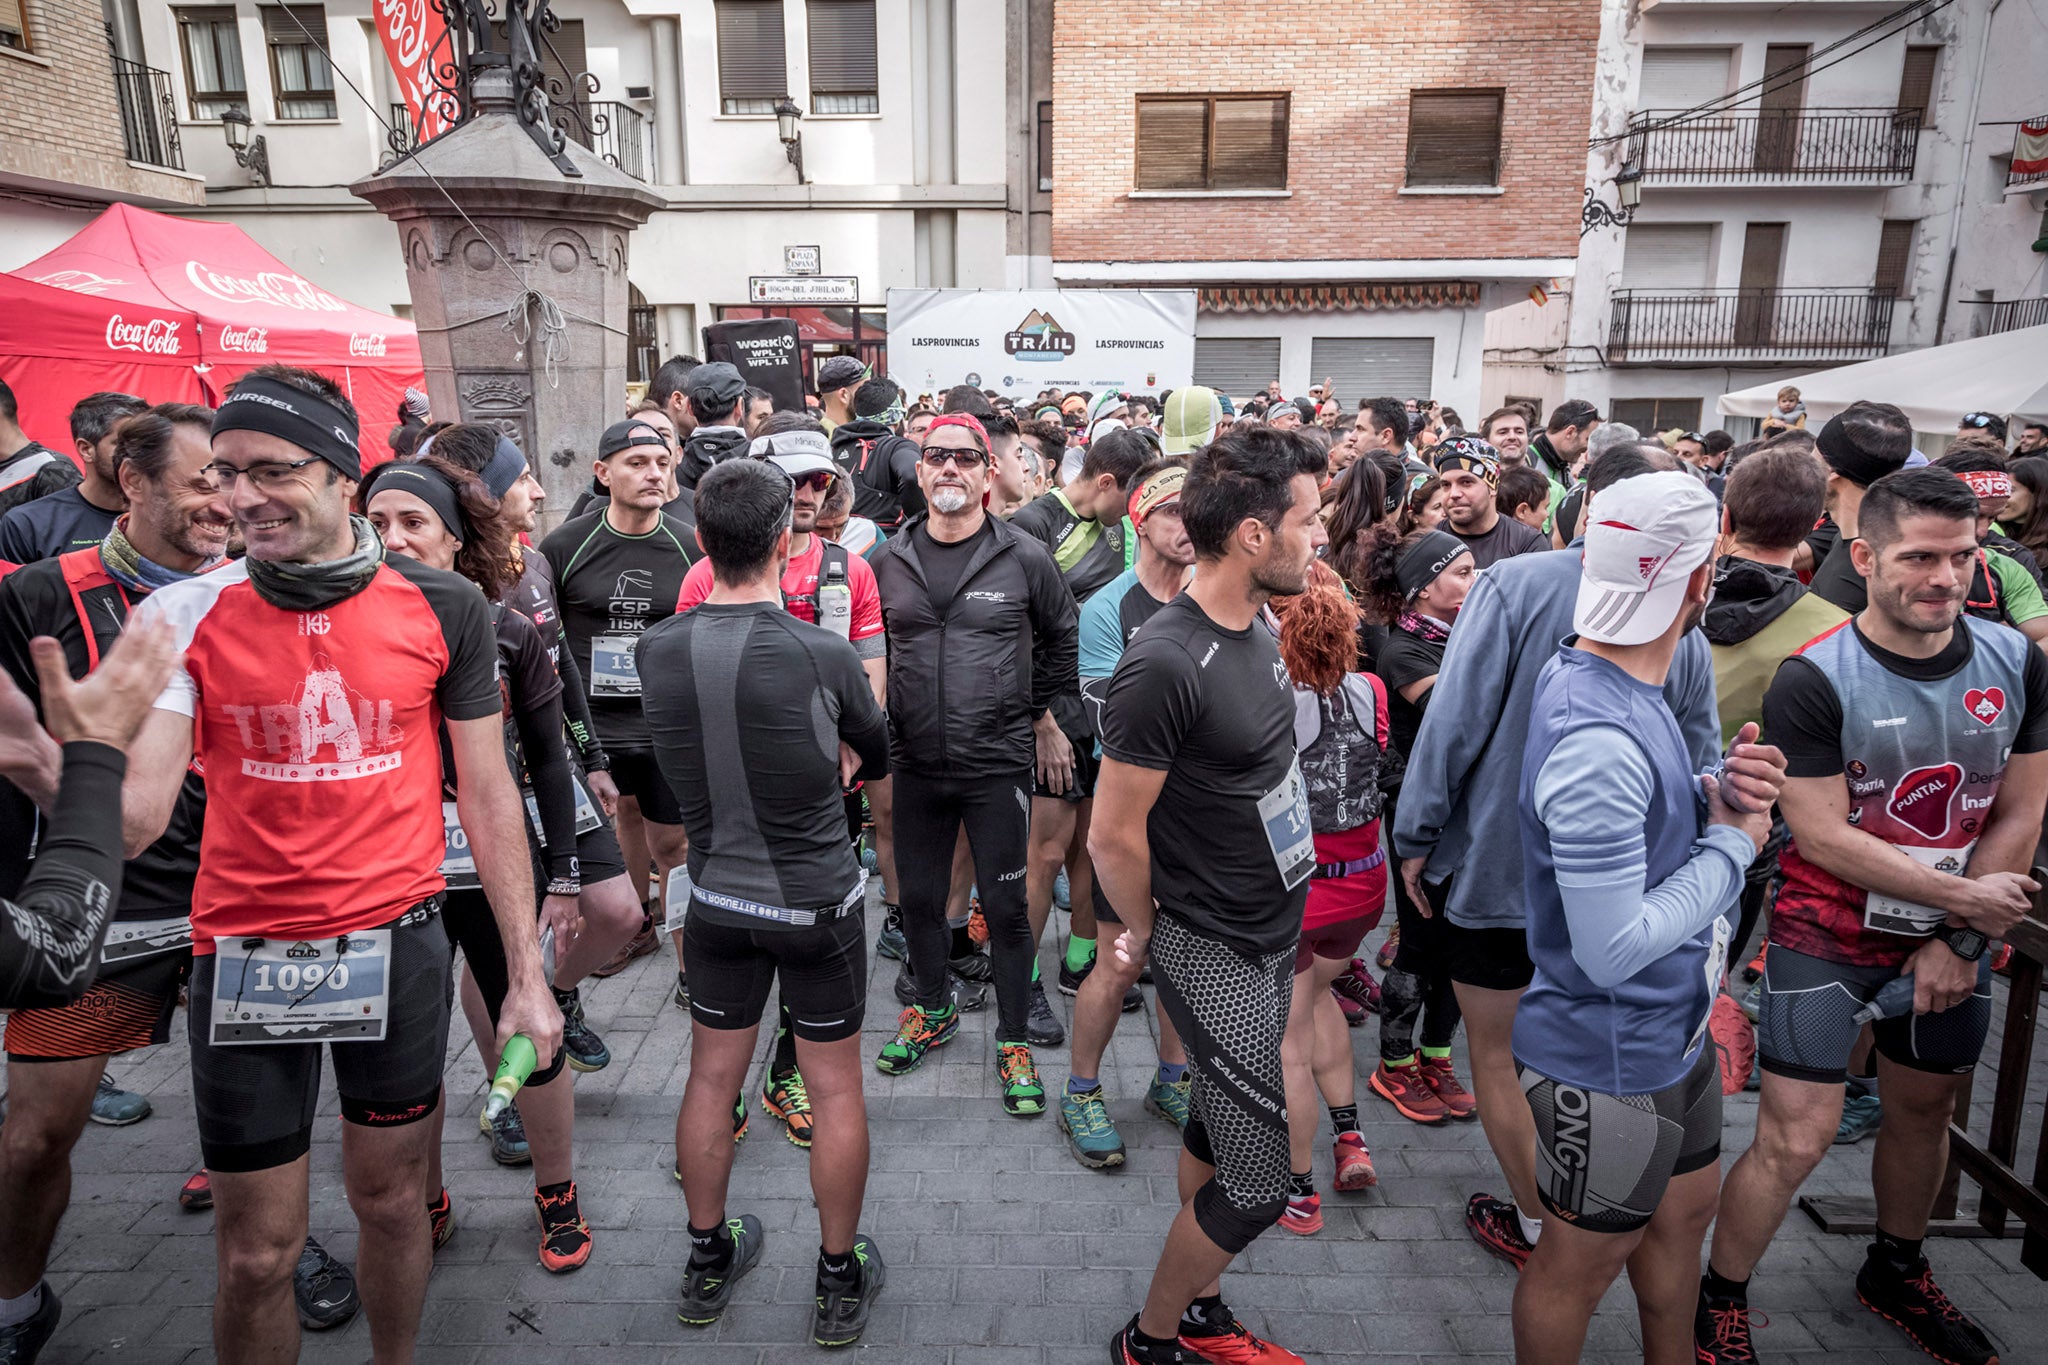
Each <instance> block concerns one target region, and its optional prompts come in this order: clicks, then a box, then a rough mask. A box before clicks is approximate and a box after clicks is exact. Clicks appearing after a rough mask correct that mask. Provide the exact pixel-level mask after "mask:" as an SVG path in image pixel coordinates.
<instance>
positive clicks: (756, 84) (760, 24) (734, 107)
mask: <svg viewBox="0 0 2048 1365" xmlns="http://www.w3.org/2000/svg"><path fill="white" fill-rule="evenodd" d="M718 96H719V110H720V112H722V113H727V114H772V113H774V112H775V102H776V101H777V100H780V99H787V98H788V97H789V57H788V54H787V53H786V52H785V51H784V49H783V45H782V0H718Z"/></svg>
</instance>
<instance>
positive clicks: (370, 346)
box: [348, 332, 384, 355]
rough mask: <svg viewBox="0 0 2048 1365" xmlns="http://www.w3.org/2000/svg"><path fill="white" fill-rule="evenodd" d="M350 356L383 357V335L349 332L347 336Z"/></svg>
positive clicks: (380, 333)
mask: <svg viewBox="0 0 2048 1365" xmlns="http://www.w3.org/2000/svg"><path fill="white" fill-rule="evenodd" d="M348 353H349V354H350V355H383V354H384V334H383V333H382V332H350V333H349V334H348Z"/></svg>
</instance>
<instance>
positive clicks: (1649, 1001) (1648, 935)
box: [1514, 471, 1785, 1362]
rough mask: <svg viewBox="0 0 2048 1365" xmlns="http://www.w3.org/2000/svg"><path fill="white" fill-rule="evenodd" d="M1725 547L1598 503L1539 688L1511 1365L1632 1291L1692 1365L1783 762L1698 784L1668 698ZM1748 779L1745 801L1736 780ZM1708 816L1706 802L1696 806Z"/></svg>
mask: <svg viewBox="0 0 2048 1365" xmlns="http://www.w3.org/2000/svg"><path fill="white" fill-rule="evenodd" d="M1718 530H1719V516H1718V509H1717V506H1716V504H1715V501H1714V496H1713V494H1712V493H1710V492H1708V491H1707V489H1706V488H1705V486H1704V485H1702V484H1701V483H1700V481H1699V480H1698V479H1697V478H1695V477H1694V476H1693V475H1692V474H1690V473H1688V472H1684V471H1678V472H1668V473H1653V474H1641V475H1638V476H1636V477H1634V478H1630V479H1623V480H1622V481H1621V482H1619V483H1616V484H1614V485H1613V486H1612V487H1610V488H1607V489H1605V490H1603V491H1602V492H1601V493H1600V494H1599V495H1598V497H1596V499H1595V500H1594V514H1593V520H1592V524H1591V526H1590V527H1589V528H1588V530H1587V532H1586V541H1585V564H1584V570H1583V573H1582V575H1581V577H1580V579H1579V588H1578V602H1577V606H1576V609H1575V610H1574V612H1573V616H1572V625H1573V628H1574V630H1575V631H1576V632H1577V634H1576V635H1575V636H1574V637H1572V638H1571V639H1569V640H1568V641H1567V642H1566V644H1565V646H1564V647H1563V648H1562V649H1560V650H1559V651H1558V653H1557V654H1556V656H1554V657H1553V658H1552V659H1551V661H1550V662H1549V663H1548V664H1546V665H1544V668H1543V673H1542V676H1541V677H1540V678H1539V679H1538V681H1537V684H1536V694H1535V697H1534V699H1533V702H1532V705H1531V707H1530V717H1529V733H1528V739H1527V741H1526V744H1525V746H1524V748H1523V754H1522V773H1521V792H1520V805H1521V825H1522V849H1523V864H1524V868H1525V873H1526V876H1525V884H1526V887H1527V896H1528V937H1529V955H1530V957H1531V959H1532V960H1533V961H1534V963H1535V967H1536V972H1535V979H1534V980H1533V981H1532V982H1531V984H1530V986H1529V990H1528V993H1527V994H1525V995H1524V996H1523V997H1522V1002H1521V1008H1520V1010H1519V1011H1518V1013H1517V1014H1516V1017H1515V1025H1514V1054H1515V1061H1516V1066H1517V1068H1518V1070H1519V1071H1520V1074H1521V1081H1522V1089H1523V1091H1524V1093H1526V1094H1527V1096H1528V1098H1529V1105H1530V1108H1531V1110H1532V1111H1533V1113H1534V1115H1535V1119H1536V1167H1537V1186H1538V1193H1539V1195H1540V1197H1541V1199H1542V1202H1543V1204H1544V1206H1545V1207H1546V1208H1547V1209H1548V1210H1549V1211H1550V1213H1552V1214H1554V1215H1555V1217H1552V1218H1548V1219H1546V1220H1545V1223H1544V1236H1543V1237H1542V1238H1541V1240H1539V1241H1538V1242H1537V1243H1536V1248H1535V1251H1534V1252H1533V1253H1532V1254H1531V1255H1530V1257H1529V1261H1528V1264H1527V1265H1526V1266H1525V1267H1524V1268H1523V1271H1522V1276H1521V1279H1520V1281H1519V1282H1518V1283H1517V1285H1516V1288H1515V1307H1514V1329H1515V1355H1516V1358H1517V1359H1519V1360H1522V1361H1525V1362H1549V1361H1559V1362H1562V1361H1575V1360H1577V1359H1578V1358H1579V1355H1580V1352H1581V1350H1582V1349H1583V1347H1584V1346H1585V1340H1586V1329H1587V1326H1588V1324H1589V1323H1590V1322H1591V1320H1592V1315H1593V1312H1594V1310H1595V1309H1596V1308H1597V1307H1598V1306H1599V1303H1600V1300H1601V1297H1602V1296H1603V1295H1604V1294H1605V1293H1606V1292H1607V1288H1608V1286H1609V1285H1610V1284H1612V1283H1613V1281H1614V1278H1615V1276H1616V1275H1618V1274H1619V1273H1620V1272H1621V1270H1622V1268H1623V1267H1624V1266H1626V1267H1627V1268H1628V1270H1629V1281H1630V1285H1631V1287H1632V1288H1633V1289H1634V1291H1635V1296H1636V1303H1637V1311H1638V1313H1639V1315H1640V1317H1641V1320H1642V1334H1643V1350H1644V1356H1645V1358H1646V1359H1648V1360H1651V1361H1680V1360H1687V1359H1690V1355H1689V1354H1688V1353H1689V1351H1690V1349H1691V1346H1692V1341H1691V1335H1690V1333H1689V1331H1688V1330H1687V1328H1688V1314H1689V1310H1690V1309H1691V1307H1692V1305H1693V1301H1694V1298H1695V1293H1696V1290H1695V1286H1694V1282H1693V1277H1694V1271H1695V1268H1696V1267H1697V1266H1698V1264H1699V1248H1700V1242H1701V1240H1702V1238H1703V1237H1704V1236H1705V1235H1706V1230H1707V1224H1708V1223H1709V1222H1710V1221H1711V1220H1712V1218H1713V1216H1714V1206H1715V1197H1716V1195H1717V1193H1718V1190H1719V1183H1720V1152H1721V1088H1720V1083H1719V1069H1718V1067H1717V1065H1716V1063H1715V1049H1714V1044H1713V1041H1712V1039H1711V1038H1710V1037H1709V1036H1708V1033H1707V1015H1708V1011H1709V1010H1710V1008H1711V1007H1712V1005H1713V1002H1714V997H1715V995H1716V994H1717V993H1718V992H1719V990H1720V983H1721V973H1722V970H1723V967H1724V965H1725V964H1726V962H1727V957H1728V951H1727V949H1728V935H1729V932H1730V930H1731V928H1732V927H1733V923H1734V914H1735V910H1736V902H1737V897H1738V896H1739V894H1740V893H1741V890H1742V883H1743V876H1744V874H1745V873H1746V872H1747V870H1748V868H1749V865H1750V863H1751V862H1752V861H1753V860H1754V859H1755V858H1756V856H1757V853H1758V852H1759V851H1760V850H1761V849H1762V847H1763V845H1764V842H1765V840H1766V839H1768V838H1769V836H1770V816H1769V805H1770V801H1769V799H1763V800H1759V801H1752V800H1749V799H1747V798H1748V796H1749V795H1767V796H1768V797H1769V798H1775V796H1776V794H1777V790H1778V788H1779V786H1781V785H1782V783H1783V781H1784V775H1785V774H1784V764H1785V760H1784V756H1783V755H1782V754H1780V753H1779V752H1778V751H1777V750H1776V749H1773V748H1768V747H1766V746H1763V745H1759V744H1757V743H1756V742H1755V740H1756V736H1757V727H1756V725H1755V724H1754V723H1751V724H1748V725H1745V726H1744V727H1743V728H1742V731H1741V733H1739V734H1738V735H1737V736H1736V741H1735V744H1734V745H1733V746H1732V747H1731V748H1730V750H1729V753H1728V757H1727V759H1726V760H1725V767H1724V769H1723V770H1722V772H1721V773H1720V774H1717V775H1708V776H1705V777H1697V776H1695V774H1694V770H1693V761H1692V758H1691V756H1690V754H1689V752H1688V749H1687V745H1686V741H1685V738H1684V736H1683V735H1682V734H1681V733H1680V731H1679V726H1678V721H1677V719H1676V717H1674V716H1673V714H1672V712H1671V708H1670V706H1669V705H1668V704H1667V702H1666V701H1665V697H1664V692H1663V688H1664V683H1665V680H1666V678H1667V676H1668V675H1669V674H1670V672H1671V668H1672V662H1673V659H1674V657H1675V656H1676V655H1677V652H1678V646H1679V640H1680V638H1681V637H1682V636H1684V635H1685V634H1686V632H1687V631H1689V630H1691V629H1692V628H1693V626H1694V625H1696V624H1697V623H1698V621H1699V619H1700V616H1701V614H1702V613H1703V612H1704V611H1705V610H1706V604H1707V599H1708V597H1709V596H1710V595H1711V591H1712V586H1713V576H1714V545H1715V538H1716V532H1717V531H1718ZM1728 774H1735V775H1738V776H1741V777H1743V778H1746V779H1748V783H1747V784H1746V785H1745V787H1744V792H1745V795H1744V796H1741V797H1738V796H1735V795H1734V794H1733V792H1732V790H1724V788H1723V786H1722V782H1723V781H1724V780H1725V777H1726V775H1728ZM1702 796H1703V797H1704V800H1702V799H1701V798H1702Z"/></svg>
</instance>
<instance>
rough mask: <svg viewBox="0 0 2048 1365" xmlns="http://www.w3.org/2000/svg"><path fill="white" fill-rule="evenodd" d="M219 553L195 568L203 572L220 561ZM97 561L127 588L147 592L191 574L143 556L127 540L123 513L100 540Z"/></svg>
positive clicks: (109, 575)
mask: <svg viewBox="0 0 2048 1365" xmlns="http://www.w3.org/2000/svg"><path fill="white" fill-rule="evenodd" d="M221 558H222V556H215V557H214V558H212V559H209V560H207V561H206V562H205V563H204V564H201V565H200V566H199V569H198V572H199V573H205V572H206V571H207V570H208V569H211V568H213V567H214V566H216V565H218V564H219V563H220V562H221ZM100 563H102V564H104V565H106V568H107V575H108V577H110V578H112V579H113V580H114V581H115V582H116V583H119V584H120V585H121V586H122V587H124V588H126V589H128V591H130V592H140V593H150V592H155V591H156V590H157V589H158V588H164V587H169V586H170V585H171V584H173V583H182V582H184V581H185V580H186V579H188V578H191V577H193V576H194V575H192V574H189V573H180V572H179V571H178V570H176V569H166V568H165V567H164V566H163V565H161V564H159V563H157V562H156V561H155V560H153V559H144V558H143V557H142V555H141V553H140V552H139V551H137V550H136V548H135V547H134V546H133V545H131V544H129V543H128V517H127V514H126V513H123V514H122V515H121V517H120V518H119V519H118V520H116V521H115V522H114V528H113V529H112V530H111V531H108V532H107V538H106V539H105V540H103V541H101V542H100Z"/></svg>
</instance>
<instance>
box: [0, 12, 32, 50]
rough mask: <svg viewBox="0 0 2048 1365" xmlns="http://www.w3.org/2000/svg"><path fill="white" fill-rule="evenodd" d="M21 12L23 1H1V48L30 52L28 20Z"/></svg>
mask: <svg viewBox="0 0 2048 1365" xmlns="http://www.w3.org/2000/svg"><path fill="white" fill-rule="evenodd" d="M21 10H22V0H0V47H6V48H12V49H13V50H14V51H16V52H27V51H29V45H28V18H27V16H26V15H24V14H23V13H22V12H21Z"/></svg>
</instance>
